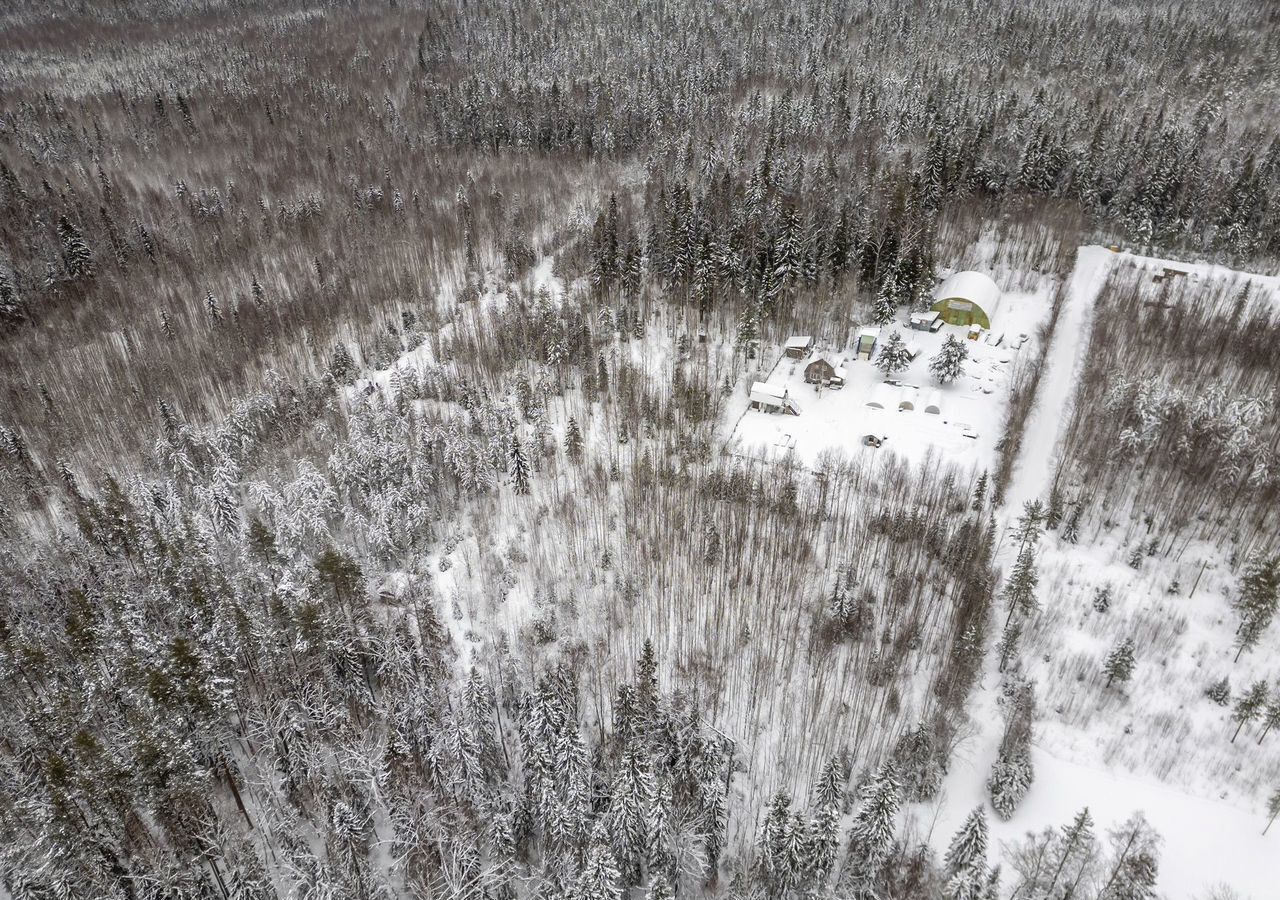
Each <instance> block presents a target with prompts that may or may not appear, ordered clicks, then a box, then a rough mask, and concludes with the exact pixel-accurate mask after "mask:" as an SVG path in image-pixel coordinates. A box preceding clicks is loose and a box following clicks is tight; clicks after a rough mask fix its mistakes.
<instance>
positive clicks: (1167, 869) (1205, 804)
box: [914, 247, 1280, 900]
mask: <svg viewBox="0 0 1280 900" xmlns="http://www.w3.org/2000/svg"><path fill="white" fill-rule="evenodd" d="M1117 259H1133V258H1132V257H1129V255H1128V254H1123V255H1117V254H1114V253H1112V252H1111V251H1109V250H1107V249H1106V248H1103V247H1081V248H1080V252H1079V255H1078V257H1077V260H1076V267H1075V270H1074V272H1073V273H1072V276H1071V279H1070V281H1069V282H1068V285H1067V296H1066V298H1065V299H1064V304H1065V305H1064V307H1063V309H1062V311H1061V313H1060V318H1059V321H1058V324H1057V328H1056V329H1055V332H1054V336H1053V340H1052V342H1051V345H1050V347H1049V348H1048V351H1047V353H1046V355H1045V370H1044V373H1043V375H1042V377H1041V381H1040V385H1039V389H1038V391H1037V396H1036V398H1035V402H1034V407H1033V409H1032V411H1031V414H1030V416H1029V418H1028V422H1027V426H1026V433H1025V436H1024V439H1023V443H1022V448H1021V452H1020V454H1019V458H1018V460H1017V461H1016V463H1015V465H1014V470H1013V476H1012V478H1011V481H1010V485H1009V487H1008V489H1007V490H1006V492H1005V505H1004V508H1003V512H1002V518H1003V520H1004V523H1005V525H1006V527H1007V526H1009V525H1011V524H1012V522H1013V521H1014V519H1015V518H1016V517H1017V515H1018V513H1019V512H1020V511H1021V509H1022V505H1023V503H1024V502H1026V501H1028V500H1031V499H1034V498H1036V497H1040V498H1044V497H1045V496H1046V495H1047V493H1048V491H1049V488H1050V486H1051V483H1052V479H1053V475H1054V472H1055V469H1056V466H1057V456H1058V450H1059V444H1060V441H1061V439H1062V436H1063V432H1064V431H1065V429H1066V428H1067V426H1068V424H1069V418H1070V412H1071V410H1070V405H1071V401H1072V395H1073V392H1074V387H1075V384H1076V382H1077V379H1078V376H1079V373H1080V370H1081V368H1082V366H1083V365H1084V360H1085V356H1086V354H1087V352H1088V339H1089V330H1090V322H1091V318H1092V310H1093V305H1094V301H1095V300H1096V299H1097V297H1098V295H1099V293H1100V292H1101V289H1102V287H1103V285H1104V284H1105V283H1106V280H1107V275H1108V273H1109V272H1110V270H1111V267H1112V266H1113V265H1114V264H1115V261H1116V260H1117ZM1138 261H1139V263H1141V259H1139V260H1138ZM1011 554H1012V551H1011V548H1009V547H1008V546H1007V545H1006V546H1005V547H1004V548H1003V549H1002V552H1001V554H1000V556H1001V558H1000V563H1001V565H1003V566H1004V567H1005V568H1006V570H1007V568H1008V566H1009V564H1010V563H1011V561H1012V560H1011ZM992 643H994V639H993V640H992ZM999 684H1000V675H999V674H998V672H997V671H996V661H995V653H994V652H989V653H988V654H987V659H986V664H985V667H984V671H983V675H982V682H981V685H980V686H979V688H978V689H977V691H976V692H975V695H974V697H973V699H972V701H971V706H970V710H969V712H970V721H971V723H972V729H973V734H972V735H971V736H969V737H967V738H966V739H964V740H963V741H962V742H961V744H960V745H959V746H958V747H957V749H956V752H955V754H954V756H953V758H952V761H951V768H950V771H949V772H948V774H947V777H946V780H945V782H944V785H943V790H942V792H941V795H940V797H939V799H938V800H937V801H936V802H935V803H934V804H933V805H932V806H931V807H930V808H927V809H917V810H915V811H914V817H915V819H916V822H917V825H918V827H919V828H921V829H922V830H923V831H926V832H927V833H928V834H929V842H930V844H931V845H932V846H934V847H935V848H936V849H937V850H938V852H939V853H941V852H944V851H945V850H946V847H947V844H948V842H949V841H950V839H951V836H952V835H953V834H954V833H955V832H956V830H957V829H958V828H959V827H960V825H961V823H962V822H963V820H964V818H965V816H967V815H968V814H969V812H970V811H971V810H972V809H973V808H974V807H976V806H979V805H983V806H985V807H986V809H987V812H988V819H989V822H990V825H991V837H992V846H993V848H994V852H993V859H992V862H1000V861H1002V856H1003V853H1002V851H1001V849H1000V846H1001V842H1013V841H1016V840H1018V839H1019V838H1021V837H1022V836H1023V835H1025V834H1026V833H1027V832H1029V831H1040V830H1043V829H1044V828H1055V829H1056V828H1060V827H1061V826H1062V825H1065V824H1067V823H1068V822H1069V821H1070V820H1071V818H1072V817H1073V816H1074V815H1075V814H1076V813H1077V812H1078V811H1079V810H1080V809H1081V808H1082V807H1084V806H1088V807H1089V810H1090V812H1091V814H1092V815H1093V819H1094V823H1095V830H1096V833H1097V835H1098V836H1099V838H1105V835H1106V832H1107V830H1108V829H1109V828H1111V827H1114V826H1116V825H1118V824H1119V823H1121V822H1123V821H1124V820H1125V819H1127V818H1128V817H1129V816H1130V815H1131V814H1132V813H1133V812H1134V811H1136V810H1141V811H1142V812H1143V813H1144V814H1145V815H1146V817H1147V819H1148V821H1149V822H1150V823H1151V824H1152V825H1153V826H1154V827H1155V828H1156V830H1158V831H1159V832H1160V834H1161V836H1162V837H1163V839H1164V840H1163V845H1162V847H1161V854H1160V869H1159V882H1158V888H1159V890H1160V891H1161V894H1162V895H1163V896H1164V897H1167V898H1168V900H1200V898H1203V897H1205V896H1207V892H1208V890H1209V888H1211V887H1212V886H1215V885H1217V884H1221V883H1226V884H1230V885H1231V886H1232V887H1234V888H1235V889H1236V891H1237V892H1239V896H1241V897H1242V898H1247V897H1252V898H1254V900H1263V898H1272V897H1277V896H1280V839H1278V838H1280V832H1277V831H1276V829H1272V833H1271V834H1269V835H1268V836H1266V837H1263V836H1262V835H1261V831H1262V828H1263V826H1264V825H1265V824H1266V823H1265V819H1264V817H1263V815H1262V810H1261V808H1259V809H1256V810H1251V809H1242V808H1239V807H1237V806H1234V805H1231V804H1228V803H1225V802H1221V801H1216V800H1212V799H1205V798H1201V797H1195V796H1192V795H1190V794H1186V793H1183V792H1182V791H1180V790H1178V789H1177V787H1176V786H1174V785H1167V784H1162V783H1160V782H1157V781H1155V780H1152V779H1142V778H1135V777H1131V776H1128V775H1125V774H1121V773H1116V772H1113V771H1109V770H1106V769H1103V768H1100V767H1096V766H1091V765H1083V764H1081V763H1079V762H1074V761H1072V760H1069V759H1065V758H1059V757H1056V756H1054V755H1053V754H1052V753H1051V752H1050V748H1046V747H1045V746H1041V745H1038V744H1033V747H1032V760H1033V762H1034V766H1035V782H1034V784H1033V785H1032V787H1031V790H1030V792H1029V793H1028V794H1027V797H1026V799H1025V800H1024V801H1023V803H1022V805H1021V806H1020V807H1019V809H1018V811H1017V813H1016V814H1015V815H1014V816H1013V818H1012V819H1010V820H1009V821H1008V822H1002V821H1000V819H999V818H997V817H996V816H995V814H994V812H993V811H992V810H991V806H990V803H989V802H988V799H987V791H986V779H987V775H988V773H989V772H990V769H991V764H992V763H993V762H994V761H995V758H996V750H997V748H998V746H999V743H1000V737H1001V730H1002V726H1001V717H1000V713H999V710H998V708H997V705H996V694H997V690H998V687H999ZM1005 873H1006V874H1005V881H1004V884H1005V890H1006V891H1008V890H1010V889H1012V886H1013V879H1014V875H1013V873H1012V872H1010V871H1009V869H1008V867H1007V866H1006V867H1005Z"/></svg>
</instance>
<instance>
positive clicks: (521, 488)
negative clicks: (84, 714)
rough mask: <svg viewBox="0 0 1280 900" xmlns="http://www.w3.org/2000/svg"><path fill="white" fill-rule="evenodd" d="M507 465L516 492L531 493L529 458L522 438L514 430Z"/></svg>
mask: <svg viewBox="0 0 1280 900" xmlns="http://www.w3.org/2000/svg"><path fill="white" fill-rule="evenodd" d="M507 466H508V468H509V470H510V472H511V485H512V488H513V489H514V490H515V492H516V493H517V494H527V493H529V458H528V457H527V456H525V452H524V447H522V446H521V445H520V438H519V437H518V436H517V435H516V434H515V433H514V432H513V433H512V435H511V442H510V444H509V446H508V450H507Z"/></svg>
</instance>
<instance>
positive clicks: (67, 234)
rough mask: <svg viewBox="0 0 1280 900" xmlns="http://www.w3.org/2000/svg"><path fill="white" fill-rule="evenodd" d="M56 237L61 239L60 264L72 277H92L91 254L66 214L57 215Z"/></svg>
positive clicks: (82, 237) (78, 230)
mask: <svg viewBox="0 0 1280 900" xmlns="http://www.w3.org/2000/svg"><path fill="white" fill-rule="evenodd" d="M58 237H59V239H60V240H61V241H62V264H63V267H64V268H65V269H66V270H67V275H68V276H69V277H70V278H72V279H80V278H92V277H93V254H92V253H91V252H90V250H89V245H88V244H87V243H86V242H85V239H84V236H83V235H81V234H80V229H78V228H76V226H75V225H73V224H72V223H71V220H70V219H68V218H67V217H66V216H59V217H58Z"/></svg>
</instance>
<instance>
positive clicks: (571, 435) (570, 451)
mask: <svg viewBox="0 0 1280 900" xmlns="http://www.w3.org/2000/svg"><path fill="white" fill-rule="evenodd" d="M564 452H565V455H566V456H568V457H569V458H570V459H577V458H578V457H580V456H581V455H582V431H581V430H580V429H579V428H578V420H577V419H575V418H574V417H573V416H570V417H569V424H568V425H566V426H565V430H564Z"/></svg>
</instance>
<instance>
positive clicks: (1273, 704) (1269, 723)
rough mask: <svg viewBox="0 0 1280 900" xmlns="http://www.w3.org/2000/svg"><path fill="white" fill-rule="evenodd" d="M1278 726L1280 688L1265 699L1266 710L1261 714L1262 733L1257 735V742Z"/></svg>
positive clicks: (1279, 722)
mask: <svg viewBox="0 0 1280 900" xmlns="http://www.w3.org/2000/svg"><path fill="white" fill-rule="evenodd" d="M1277 726H1280V689H1277V690H1276V691H1275V692H1274V693H1273V694H1272V695H1271V698H1270V699H1269V700H1267V708H1266V712H1264V713H1263V714H1262V734H1260V735H1258V743H1259V744H1261V743H1262V742H1263V741H1264V740H1266V737H1267V735H1268V734H1269V733H1270V732H1271V729H1273V728H1276V727H1277Z"/></svg>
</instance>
